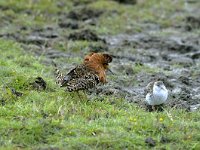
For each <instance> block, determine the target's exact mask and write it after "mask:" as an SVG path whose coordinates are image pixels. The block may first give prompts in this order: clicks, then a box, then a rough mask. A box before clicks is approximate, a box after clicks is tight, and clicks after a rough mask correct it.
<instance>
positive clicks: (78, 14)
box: [67, 7, 103, 21]
mask: <svg viewBox="0 0 200 150" xmlns="http://www.w3.org/2000/svg"><path fill="white" fill-rule="evenodd" d="M102 14H103V11H102V10H95V9H90V8H87V7H84V8H81V9H77V10H73V11H70V12H69V13H68V14H67V18H70V19H73V20H78V21H86V20H91V19H95V18H98V17H100V16H101V15H102Z"/></svg>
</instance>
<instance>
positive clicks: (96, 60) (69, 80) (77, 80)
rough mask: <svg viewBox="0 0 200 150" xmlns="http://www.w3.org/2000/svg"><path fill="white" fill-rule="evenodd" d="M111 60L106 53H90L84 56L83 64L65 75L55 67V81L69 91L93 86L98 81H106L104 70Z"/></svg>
mask: <svg viewBox="0 0 200 150" xmlns="http://www.w3.org/2000/svg"><path fill="white" fill-rule="evenodd" d="M108 58H109V59H108ZM111 61H112V57H111V56H109V55H108V54H101V53H91V54H89V55H86V56H85V58H84V62H83V64H81V65H78V66H76V67H75V68H74V69H72V70H70V71H69V73H67V74H66V75H63V74H62V73H61V72H60V71H59V70H58V69H56V74H57V76H56V80H57V81H56V82H57V84H59V85H60V86H61V87H66V90H67V91H69V92H72V91H79V90H87V89H91V88H94V87H95V86H96V85H97V84H98V83H99V82H102V83H106V76H105V70H106V69H107V66H108V63H110V62H111ZM104 65H106V66H104Z"/></svg>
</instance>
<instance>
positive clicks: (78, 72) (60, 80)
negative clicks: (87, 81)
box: [56, 65, 89, 87]
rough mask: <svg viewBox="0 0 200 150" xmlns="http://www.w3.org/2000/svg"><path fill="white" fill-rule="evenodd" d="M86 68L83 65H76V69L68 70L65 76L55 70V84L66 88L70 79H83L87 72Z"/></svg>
mask: <svg viewBox="0 0 200 150" xmlns="http://www.w3.org/2000/svg"><path fill="white" fill-rule="evenodd" d="M88 71H89V70H88V68H87V67H86V66H85V65H78V66H76V68H74V69H72V70H70V71H69V72H68V73H67V74H66V75H63V73H61V71H60V70H58V69H57V70H56V80H57V81H56V83H57V84H59V85H60V86H61V87H65V86H67V83H68V82H69V81H71V80H72V79H78V78H81V77H83V76H84V75H85V74H86V73H87V72H88Z"/></svg>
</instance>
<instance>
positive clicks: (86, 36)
mask: <svg viewBox="0 0 200 150" xmlns="http://www.w3.org/2000/svg"><path fill="white" fill-rule="evenodd" d="M67 38H68V39H69V40H73V41H75V40H86V41H95V42H97V41H102V42H103V43H105V40H104V39H102V38H100V37H98V35H97V34H96V33H95V32H93V31H91V30H89V29H86V30H82V31H79V32H74V33H71V34H70V35H69V36H68V37H67Z"/></svg>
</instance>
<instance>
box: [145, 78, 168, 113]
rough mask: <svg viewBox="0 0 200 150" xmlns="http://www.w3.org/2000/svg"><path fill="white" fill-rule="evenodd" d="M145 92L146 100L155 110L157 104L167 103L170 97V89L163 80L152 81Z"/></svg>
mask: <svg viewBox="0 0 200 150" xmlns="http://www.w3.org/2000/svg"><path fill="white" fill-rule="evenodd" d="M145 93H146V99H145V101H146V102H147V104H148V105H150V106H152V108H153V110H155V106H157V105H161V104H164V103H166V101H167V98H168V90H167V88H166V87H165V85H164V83H163V81H152V82H150V83H149V84H148V85H147V86H146V88H145Z"/></svg>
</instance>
